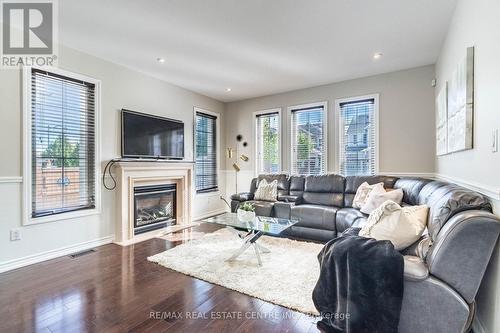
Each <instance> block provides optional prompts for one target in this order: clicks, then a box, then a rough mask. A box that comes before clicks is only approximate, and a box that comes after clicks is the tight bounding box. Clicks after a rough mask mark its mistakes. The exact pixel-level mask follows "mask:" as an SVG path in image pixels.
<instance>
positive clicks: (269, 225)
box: [202, 213, 298, 235]
mask: <svg viewBox="0 0 500 333" xmlns="http://www.w3.org/2000/svg"><path fill="white" fill-rule="evenodd" d="M202 222H206V223H215V224H220V225H225V226H229V227H235V228H241V229H247V230H254V231H261V232H263V233H266V234H269V235H279V234H281V233H282V232H283V231H284V230H286V229H288V228H289V227H291V226H292V225H294V224H296V223H297V222H298V221H295V220H288V219H281V218H277V217H267V216H256V217H255V219H254V220H253V221H252V222H241V221H240V220H238V216H237V215H236V213H224V214H221V215H217V216H213V217H209V218H207V219H204V220H202Z"/></svg>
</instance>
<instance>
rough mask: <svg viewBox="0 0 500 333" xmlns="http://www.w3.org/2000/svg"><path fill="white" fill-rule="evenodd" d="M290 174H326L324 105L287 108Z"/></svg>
mask: <svg viewBox="0 0 500 333" xmlns="http://www.w3.org/2000/svg"><path fill="white" fill-rule="evenodd" d="M289 110H290V117H291V143H292V144H291V146H292V147H291V148H292V155H291V157H292V158H291V173H292V174H308V175H319V174H324V173H326V103H321V104H316V105H304V106H297V107H292V108H289Z"/></svg>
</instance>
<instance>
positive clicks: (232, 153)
mask: <svg viewBox="0 0 500 333" xmlns="http://www.w3.org/2000/svg"><path fill="white" fill-rule="evenodd" d="M240 144H241V145H242V146H243V147H246V146H247V145H248V143H247V142H246V141H243V136H242V135H241V134H238V135H237V136H236V147H235V148H234V149H233V148H231V147H229V148H226V158H227V159H229V160H232V161H233V169H234V176H235V187H236V193H238V172H240V170H241V168H240V166H239V164H238V162H239V160H242V161H243V162H248V160H249V158H248V156H246V155H244V154H241V155H240V154H238V147H239V145H240Z"/></svg>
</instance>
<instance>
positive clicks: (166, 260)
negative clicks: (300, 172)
mask: <svg viewBox="0 0 500 333" xmlns="http://www.w3.org/2000/svg"><path fill="white" fill-rule="evenodd" d="M258 243H260V244H261V245H263V246H265V247H267V248H268V249H269V250H271V252H270V253H261V256H262V266H259V265H258V263H257V258H256V256H255V252H254V250H253V247H249V248H248V249H247V250H246V251H245V252H244V253H243V254H242V255H240V256H239V257H238V258H237V259H235V260H233V261H224V260H225V259H227V258H229V257H230V256H231V254H232V253H233V252H234V251H236V250H237V249H238V248H240V246H241V245H242V240H241V239H239V238H238V237H237V236H236V235H235V234H233V233H232V232H231V231H230V230H227V229H220V230H217V231H216V232H213V233H209V234H206V235H205V236H203V237H202V238H200V239H196V240H192V241H190V242H188V243H185V244H181V245H178V246H176V247H174V248H172V249H170V250H167V251H165V252H162V253H159V254H156V255H154V256H151V257H149V258H148V260H149V261H152V262H155V263H158V264H160V265H162V266H165V267H168V268H170V269H173V270H175V271H178V272H181V273H184V274H187V275H190V276H193V277H195V278H198V279H202V280H205V281H207V282H211V283H215V284H218V285H220V286H223V287H226V288H229V289H233V290H236V291H239V292H241V293H244V294H247V295H250V296H253V297H257V298H260V299H262V300H264V301H268V302H271V303H275V304H278V305H282V306H284V307H287V308H290V309H293V310H297V311H300V312H303V313H307V314H313V315H317V314H318V312H317V310H316V309H315V308H314V304H313V301H312V291H313V288H314V286H315V285H316V281H317V280H318V277H319V263H318V259H317V257H316V256H317V255H318V253H319V252H320V251H321V249H322V248H323V245H321V244H315V243H308V242H300V241H295V240H290V239H286V238H277V237H270V236H262V237H261V238H260V239H259V240H258Z"/></svg>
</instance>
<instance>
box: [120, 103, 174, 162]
mask: <svg viewBox="0 0 500 333" xmlns="http://www.w3.org/2000/svg"><path fill="white" fill-rule="evenodd" d="M122 157H124V158H157V159H175V160H180V159H183V158H184V123H183V122H182V121H179V120H173V119H168V118H164V117H159V116H153V115H147V114H144V113H140V112H135V111H130V110H126V109H122Z"/></svg>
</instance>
